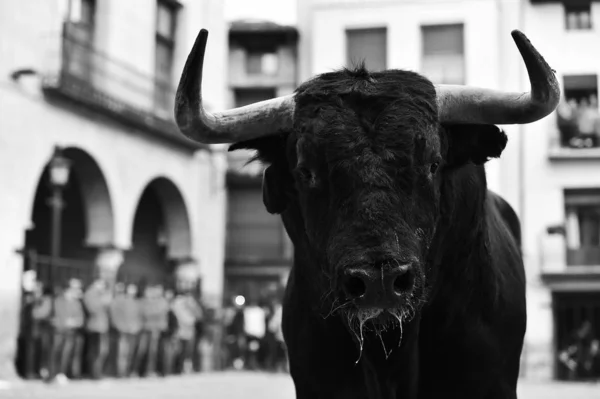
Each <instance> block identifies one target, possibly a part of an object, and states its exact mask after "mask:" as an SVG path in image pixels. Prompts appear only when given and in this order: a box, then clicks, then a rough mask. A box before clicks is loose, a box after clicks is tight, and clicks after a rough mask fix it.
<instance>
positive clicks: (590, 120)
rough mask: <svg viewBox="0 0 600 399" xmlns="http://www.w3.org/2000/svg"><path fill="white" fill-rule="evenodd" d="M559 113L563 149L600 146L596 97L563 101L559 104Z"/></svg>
mask: <svg viewBox="0 0 600 399" xmlns="http://www.w3.org/2000/svg"><path fill="white" fill-rule="evenodd" d="M557 113H558V128H559V130H560V136H561V145H562V146H563V147H573V148H591V147H598V146H600V112H599V111H598V98H597V97H596V95H590V96H588V97H582V98H580V99H579V100H578V99H575V98H570V99H568V100H567V101H563V102H561V103H560V104H559V106H558V108H557Z"/></svg>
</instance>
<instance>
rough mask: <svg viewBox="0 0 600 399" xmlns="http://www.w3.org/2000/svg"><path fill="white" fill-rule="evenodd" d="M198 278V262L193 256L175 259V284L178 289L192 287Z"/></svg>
mask: <svg viewBox="0 0 600 399" xmlns="http://www.w3.org/2000/svg"><path fill="white" fill-rule="evenodd" d="M199 279H200V270H199V266H198V262H197V261H196V260H195V259H193V258H183V259H177V260H175V286H176V287H177V289H178V290H188V289H193V288H194V287H195V286H196V284H197V283H198V280H199Z"/></svg>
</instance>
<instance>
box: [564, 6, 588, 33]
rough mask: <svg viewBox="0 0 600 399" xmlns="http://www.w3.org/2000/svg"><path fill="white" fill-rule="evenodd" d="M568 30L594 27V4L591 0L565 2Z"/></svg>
mask: <svg viewBox="0 0 600 399" xmlns="http://www.w3.org/2000/svg"><path fill="white" fill-rule="evenodd" d="M564 7H565V26H566V28H567V30H589V29H592V5H591V1H590V0H571V1H566V2H565V3H564Z"/></svg>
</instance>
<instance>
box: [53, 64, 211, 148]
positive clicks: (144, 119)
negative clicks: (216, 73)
mask: <svg viewBox="0 0 600 399" xmlns="http://www.w3.org/2000/svg"><path fill="white" fill-rule="evenodd" d="M61 75H62V76H59V77H57V78H51V77H45V78H44V80H43V83H42V90H43V92H44V95H45V96H46V98H47V99H49V100H63V101H68V102H70V103H73V105H79V106H81V107H84V108H86V109H88V110H91V111H93V112H96V113H98V114H101V115H104V116H106V117H109V118H110V119H112V120H114V121H116V122H119V123H121V124H123V125H125V126H128V127H132V128H135V129H138V130H139V131H141V132H144V133H146V134H148V135H150V136H154V137H156V138H158V139H161V140H164V141H168V142H170V143H171V144H175V145H177V146H179V147H183V148H185V149H188V150H192V151H195V150H200V149H204V150H207V151H210V147H209V146H208V145H205V144H199V143H196V142H194V141H191V140H189V139H188V138H186V137H185V136H183V134H182V133H180V132H179V129H178V128H177V125H175V122H174V121H171V120H166V119H162V118H160V117H158V116H156V115H153V114H150V113H146V112H143V111H141V110H139V109H137V108H135V107H132V106H129V105H128V104H126V103H124V102H122V101H119V100H117V99H115V98H112V97H110V96H108V95H107V94H105V93H103V92H102V91H100V90H98V89H96V88H95V87H93V86H92V85H91V84H88V83H86V82H84V81H82V80H80V79H78V78H76V77H74V76H70V75H68V74H64V73H63V74H61Z"/></svg>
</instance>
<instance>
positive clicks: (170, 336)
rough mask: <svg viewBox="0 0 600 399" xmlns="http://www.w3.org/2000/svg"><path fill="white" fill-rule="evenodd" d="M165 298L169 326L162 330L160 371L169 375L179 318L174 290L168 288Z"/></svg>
mask: <svg viewBox="0 0 600 399" xmlns="http://www.w3.org/2000/svg"><path fill="white" fill-rule="evenodd" d="M163 296H164V299H165V301H166V303H167V305H168V306H167V309H166V317H167V328H166V329H165V330H164V331H163V332H162V334H161V337H160V344H159V352H160V356H159V364H160V373H161V375H162V376H167V375H170V374H172V373H173V363H174V357H175V350H176V339H177V338H176V332H177V319H176V318H175V315H174V313H173V299H174V297H175V294H174V293H173V290H171V289H166V290H165V291H164V295H163Z"/></svg>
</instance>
